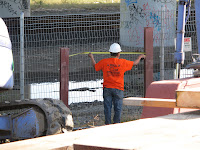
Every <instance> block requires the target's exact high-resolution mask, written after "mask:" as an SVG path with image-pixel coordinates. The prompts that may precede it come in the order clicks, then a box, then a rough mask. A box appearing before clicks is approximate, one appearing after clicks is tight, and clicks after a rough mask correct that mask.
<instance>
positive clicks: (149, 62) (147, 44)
mask: <svg viewBox="0 0 200 150" xmlns="http://www.w3.org/2000/svg"><path fill="white" fill-rule="evenodd" d="M144 52H145V54H146V58H145V61H144V92H145V93H144V94H146V90H147V88H148V86H149V85H150V84H151V83H152V82H153V28H152V27H145V28H144Z"/></svg>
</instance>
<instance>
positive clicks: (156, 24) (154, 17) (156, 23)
mask: <svg viewBox="0 0 200 150" xmlns="http://www.w3.org/2000/svg"><path fill="white" fill-rule="evenodd" d="M150 19H152V21H153V24H154V27H155V28H157V30H158V31H160V30H161V23H160V17H159V16H158V15H156V14H155V13H153V12H150Z"/></svg>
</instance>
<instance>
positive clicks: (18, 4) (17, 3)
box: [0, 0, 29, 16]
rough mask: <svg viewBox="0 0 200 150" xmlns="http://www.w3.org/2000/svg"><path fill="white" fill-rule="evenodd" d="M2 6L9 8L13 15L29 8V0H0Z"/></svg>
mask: <svg viewBox="0 0 200 150" xmlns="http://www.w3.org/2000/svg"><path fill="white" fill-rule="evenodd" d="M0 7H1V8H4V9H7V11H8V12H9V13H10V14H11V15H12V16H17V15H18V13H19V10H20V11H23V10H25V9H28V8H29V4H28V1H27V0H9V1H8V0H0Z"/></svg>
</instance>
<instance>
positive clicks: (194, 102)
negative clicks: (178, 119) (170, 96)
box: [176, 88, 200, 108]
mask: <svg viewBox="0 0 200 150" xmlns="http://www.w3.org/2000/svg"><path fill="white" fill-rule="evenodd" d="M176 94H177V98H176V101H177V106H179V107H182V108H200V88H192V89H183V90H177V91H176Z"/></svg>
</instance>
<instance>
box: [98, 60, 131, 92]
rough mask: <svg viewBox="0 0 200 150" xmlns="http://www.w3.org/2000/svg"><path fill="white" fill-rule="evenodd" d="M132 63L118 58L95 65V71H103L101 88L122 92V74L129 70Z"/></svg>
mask: <svg viewBox="0 0 200 150" xmlns="http://www.w3.org/2000/svg"><path fill="white" fill-rule="evenodd" d="M133 64H134V62H133V61H129V60H126V59H119V58H106V59H102V60H101V61H99V62H98V63H97V64H96V65H95V70H96V71H100V70H102V71H103V79H104V82H103V87H106V88H115V89H119V90H122V91H124V73H125V72H126V71H128V70H131V69H132V67H133Z"/></svg>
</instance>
